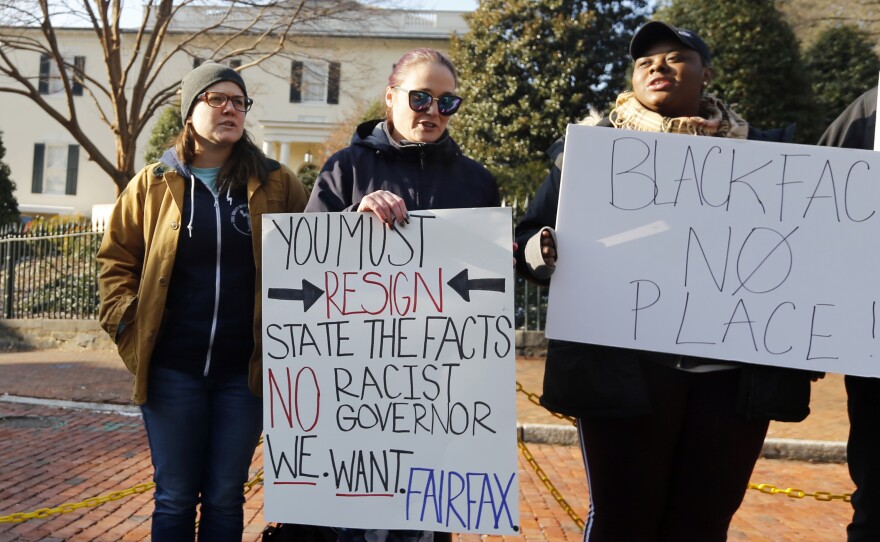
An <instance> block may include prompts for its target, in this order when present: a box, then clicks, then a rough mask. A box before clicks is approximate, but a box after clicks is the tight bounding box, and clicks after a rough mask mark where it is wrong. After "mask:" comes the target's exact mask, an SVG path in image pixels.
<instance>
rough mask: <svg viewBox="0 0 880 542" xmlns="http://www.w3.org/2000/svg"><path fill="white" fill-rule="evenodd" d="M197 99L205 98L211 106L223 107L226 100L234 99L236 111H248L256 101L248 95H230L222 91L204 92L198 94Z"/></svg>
mask: <svg viewBox="0 0 880 542" xmlns="http://www.w3.org/2000/svg"><path fill="white" fill-rule="evenodd" d="M196 99H197V100H205V102H206V103H207V104H208V105H210V106H211V107H223V106H224V105H226V102H228V101H230V100H231V101H232V107H233V108H235V110H236V111H241V112H242V113H247V112H248V111H250V110H251V106H252V105H254V101H253V100H252V99H250V98H248V97H246V96H228V95H226V94H224V93H222V92H203V93H201V94H199V95H198V96H196Z"/></svg>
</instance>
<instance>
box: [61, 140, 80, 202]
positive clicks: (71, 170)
mask: <svg viewBox="0 0 880 542" xmlns="http://www.w3.org/2000/svg"><path fill="white" fill-rule="evenodd" d="M78 171H79V145H69V146H68V147H67V184H66V185H65V186H64V193H65V194H67V195H68V196H75V195H76V174H77V172H78Z"/></svg>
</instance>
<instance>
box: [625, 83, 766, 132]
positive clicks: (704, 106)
mask: <svg viewBox="0 0 880 542" xmlns="http://www.w3.org/2000/svg"><path fill="white" fill-rule="evenodd" d="M608 118H609V119H610V120H611V124H613V125H614V127H615V128H624V129H626V130H640V131H643V132H669V133H673V134H692V135H708V136H715V137H732V138H736V139H747V138H748V135H749V124H748V123H747V122H746V121H744V120H743V119H742V118H741V117H740V116H739V115H737V114H736V113H735V112H734V111H733V109H731V108H730V107H728V106H727V104H725V103H724V102H722V101H721V100H719V99H718V98H716V97H715V96H712V95H704V96H702V97H701V98H700V116H698V117H675V118H672V117H664V116H662V115H660V114H659V113H655V112H653V111H651V110H649V109H647V108H646V107H645V106H643V105H642V104H641V103H639V101H638V100H636V98H635V96H634V95H633V93H632V92H624V93H622V94H620V95H619V96H618V97H617V103H616V104H615V107H614V109H613V110H611V113H609V114H608Z"/></svg>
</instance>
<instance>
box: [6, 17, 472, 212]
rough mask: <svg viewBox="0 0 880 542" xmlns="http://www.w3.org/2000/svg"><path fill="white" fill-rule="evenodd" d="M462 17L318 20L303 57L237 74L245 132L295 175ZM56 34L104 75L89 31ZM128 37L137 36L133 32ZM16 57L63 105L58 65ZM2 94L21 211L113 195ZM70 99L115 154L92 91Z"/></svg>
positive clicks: (176, 75) (36, 119)
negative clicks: (248, 100)
mask: <svg viewBox="0 0 880 542" xmlns="http://www.w3.org/2000/svg"><path fill="white" fill-rule="evenodd" d="M194 9H198V8H194ZM464 14H465V12H457V11H404V10H381V13H380V15H378V16H375V17H373V18H371V19H370V20H368V21H367V20H360V21H357V22H348V23H342V22H340V21H335V22H334V23H333V24H326V25H323V26H322V27H321V28H319V29H318V30H319V31H316V32H313V33H311V35H309V36H308V39H307V40H302V39H301V40H296V45H295V46H296V47H300V48H302V52H303V53H304V54H303V55H302V56H301V58H300V59H299V60H297V59H296V58H297V55H296V54H295V53H297V52H299V51H289V52H292V53H294V54H293V55H285V56H286V58H283V59H282V58H281V56H278V57H275V58H272V59H269V60H267V61H266V62H264V63H263V64H261V65H259V66H256V67H251V68H246V69H244V70H243V71H242V76H243V77H244V79H245V81H246V83H247V85H248V94H249V95H250V96H251V97H252V98H254V101H255V103H254V106H253V108H252V109H251V111H250V112H249V113H248V115H247V121H246V127H247V129H248V131H249V132H250V133H251V135H252V136H253V138H254V139H255V141H256V142H257V144H259V145H262V148H263V150H264V151H265V152H266V154H267V155H269V156H270V157H272V158H275V159H277V160H279V161H280V162H282V163H285V164H287V165H288V166H289V167H291V168H292V169H293V170H294V171H296V170H297V169H299V168H300V167H301V166H302V165H303V164H304V163H305V162H308V161H309V160H310V159H311V157H313V156H314V154H315V151H316V150H317V147H318V145H319V144H320V143H321V142H323V141H325V140H326V139H327V137H328V136H329V135H330V134H331V132H332V131H333V130H334V128H335V127H337V126H338V125H339V123H340V122H342V121H344V120H346V119H348V118H349V117H351V116H352V115H354V114H355V112H356V111H357V110H358V108H359V107H360V106H361V104H364V103H368V102H371V101H373V100H375V99H377V98H380V97H381V96H382V95H383V93H384V88H385V85H386V83H387V78H388V75H389V74H390V73H391V69H392V67H393V65H394V62H395V61H396V60H397V59H398V58H400V56H401V55H402V54H403V53H405V52H406V51H408V50H410V49H413V48H416V47H432V48H435V49H439V50H442V51H445V50H447V49H448V46H449V37H450V35H451V34H453V33H458V34H463V33H464V32H466V31H467V25H466V23H465V21H464V17H463V15H464ZM206 17H210V14H209V13H190V14H189V15H188V16H187V17H178V18H177V19H175V21H174V24H173V26H174V28H173V29H172V30H173V33H172V34H171V37H170V38H168V39H182V37H185V36H187V35H189V32H188V31H191V30H193V28H194V27H193V26H192V25H194V24H195V23H190V21H197V22H198V23H199V27H202V26H203V25H204V20H205V18H206ZM8 31H10V29H9V28H7V29H2V28H0V39H2V32H8ZM59 35H60V36H61V39H60V40H59V41H60V45H61V48H62V49H63V51H62V53H63V54H64V55H65V57H66V58H70V59H72V60H73V62H74V64H75V65H76V66H77V68H78V69H80V70H83V71H84V73H85V74H86V75H87V76H90V77H94V78H96V79H99V78H101V77H106V75H104V74H105V73H106V68H105V66H104V64H103V61H102V58H103V55H102V53H101V50H100V48H99V47H100V44H99V43H98V41H97V40H96V38H95V36H94V30H93V29H91V28H88V29H86V28H82V29H77V28H68V29H64V30H63V31H59ZM127 39H128V40H129V42H130V41H131V40H133V39H134V32H133V31H132V32H130V33H129V34H127ZM303 43H307V44H308V45H303ZM14 55H15V57H16V60H15V61H16V63H17V64H18V65H19V66H32V68H33V69H32V72H33V77H34V78H37V77H38V76H39V75H40V74H41V73H42V74H43V77H42V78H41V79H42V81H43V83H42V84H41V87H40V94H41V95H42V96H43V98H45V99H46V100H47V101H49V102H52V101H56V103H57V104H58V105H59V106H61V107H62V108H63V106H64V100H66V99H67V96H66V94H65V93H64V92H63V90H61V89H60V88H59V81H60V80H59V79H58V74H57V67H55V65H54V63H50V62H48V61H47V60H43V61H42V62H41V58H40V55H39V54H38V53H25V52H22V51H17V52H15V53H14ZM316 59H320V60H316ZM199 61H200V59H194V58H192V57H190V56H188V55H185V54H178V55H176V56H174V57H173V59H172V62H171V63H169V64H168V65H166V67H165V68H164V69H163V71H162V73H161V78H162V79H163V80H164V81H165V83H166V84H169V83H173V82H175V81H180V79H181V78H182V77H183V75H185V74H186V73H187V72H188V71H189V70H190V69H192V67H193V66H194V64H195V63H198V62H199ZM295 81H300V82H301V84H298V85H297V84H295V83H294V82H295ZM8 83H9V81H8V80H4V76H0V87H2V86H11V85H9V84H8ZM0 98H2V106H0V109H2V112H3V120H2V124H0V129H2V131H3V144H4V145H5V147H6V151H7V152H6V157H5V159H4V161H6V163H7V164H9V166H10V168H11V170H12V179H13V180H14V181H15V182H16V185H17V187H16V193H15V196H16V198H17V199H18V203H19V207H20V208H21V210H22V211H23V212H28V213H46V214H56V213H57V214H81V215H86V216H89V215H90V214H91V213H92V208H93V206H95V205H100V204H108V203H112V202H113V201H115V199H116V186H115V184H114V183H113V181H112V180H111V179H110V178H109V176H108V175H107V174H106V173H105V172H104V171H103V170H102V169H101V168H100V167H98V166H97V165H96V164H95V163H94V162H92V161H91V160H90V159H89V156H88V153H86V152H85V151H84V150H83V149H81V148H80V146H79V145H78V144H77V142H76V141H75V140H74V139H73V137H72V136H71V135H70V134H69V133H68V132H67V131H66V130H65V129H64V128H63V127H62V126H61V125H60V124H59V123H57V122H56V121H55V120H54V119H52V118H51V117H50V116H49V115H48V114H47V113H46V112H45V111H43V110H42V109H41V108H40V107H38V106H37V105H36V104H34V103H33V102H32V101H31V100H30V99H28V98H26V97H23V96H19V95H16V94H12V93H2V94H0ZM98 99H100V97H99V98H98ZM74 100H76V101H78V103H77V113H78V116H79V119H80V122H81V124H82V126H83V128H84V130H85V132H86V133H87V134H89V136H90V139H91V140H92V141H94V142H96V143H97V145H98V147H99V148H101V149H103V150H104V152H105V153H106V154H107V155H109V156H111V157H112V156H113V155H114V141H113V138H112V134H111V133H110V131H109V129H108V128H107V126H106V125H105V124H104V123H102V122H101V120H100V119H99V118H98V113H97V111H98V109H97V108H96V107H95V105H94V103H93V100H92V97H91V96H89V95H88V93H85V95H83V96H75V97H74ZM153 122H154V120H151V122H150V125H149V126H148V127H147V129H146V130H144V132H143V133H142V134H141V136H140V138H139V140H138V149H137V153H138V157H137V159H136V163H135V167H136V169H139V168H140V167H142V166H143V163H144V160H143V152H144V149H145V147H146V142H147V139H148V138H149V136H150V133H151V130H152V125H153ZM317 165H318V166H320V164H317Z"/></svg>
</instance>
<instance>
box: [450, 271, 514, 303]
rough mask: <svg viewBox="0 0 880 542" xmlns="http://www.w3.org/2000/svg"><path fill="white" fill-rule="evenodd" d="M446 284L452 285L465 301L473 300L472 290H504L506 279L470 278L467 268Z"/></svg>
mask: <svg viewBox="0 0 880 542" xmlns="http://www.w3.org/2000/svg"><path fill="white" fill-rule="evenodd" d="M446 284H448V285H449V286H450V287H452V289H453V290H455V291H456V292H457V293H458V295H460V296H461V298H462V299H464V300H465V301H470V300H471V290H488V291H490V292H503V291H504V279H468V270H467V268H465V269H463V270H462V271H461V273H459V274H457V275H455V276H454V277H452V278H451V279H449V282H447V283H446Z"/></svg>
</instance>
